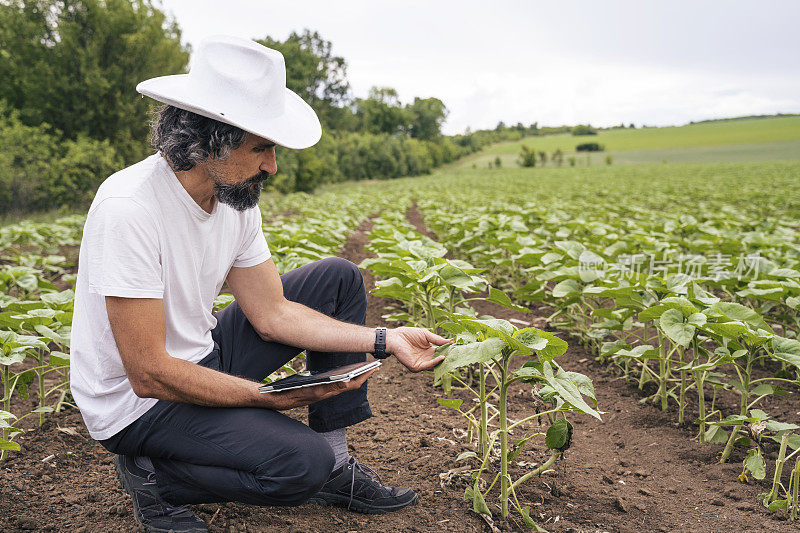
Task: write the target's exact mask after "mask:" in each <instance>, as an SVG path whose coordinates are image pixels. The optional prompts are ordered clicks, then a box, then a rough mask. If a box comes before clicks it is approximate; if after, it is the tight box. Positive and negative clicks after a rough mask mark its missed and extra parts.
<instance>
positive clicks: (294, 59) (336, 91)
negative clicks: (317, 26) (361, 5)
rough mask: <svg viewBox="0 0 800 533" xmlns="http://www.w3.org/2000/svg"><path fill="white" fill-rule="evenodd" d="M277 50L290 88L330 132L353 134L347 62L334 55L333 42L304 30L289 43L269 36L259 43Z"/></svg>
mask: <svg viewBox="0 0 800 533" xmlns="http://www.w3.org/2000/svg"><path fill="white" fill-rule="evenodd" d="M257 42H259V43H261V44H263V45H264V46H267V47H269V48H274V49H275V50H278V51H279V52H281V53H282V54H283V57H284V59H285V60H286V86H287V87H288V88H289V89H291V90H293V91H294V92H296V93H297V94H298V95H300V97H301V98H302V99H303V100H305V101H306V102H307V103H308V104H309V105H310V106H311V107H312V108H313V109H314V111H316V112H317V114H318V115H319V117H320V122H322V124H323V125H324V126H325V127H326V128H328V129H335V130H338V129H344V130H350V131H352V130H353V129H354V128H355V126H356V122H355V120H354V117H353V112H352V111H351V110H350V109H349V107H348V106H349V105H350V104H351V103H352V99H351V97H350V83H349V82H348V81H347V63H346V61H345V60H344V58H343V57H341V56H336V55H333V51H332V45H331V42H330V41H326V40H325V39H323V38H322V36H321V35H320V34H319V33H318V32H316V31H315V32H312V31H311V30H308V29H304V30H303V32H302V33H296V32H292V33H291V34H290V35H289V37H287V38H286V40H285V41H277V40H275V39H272V38H271V37H265V38H263V39H261V40H259V41H257Z"/></svg>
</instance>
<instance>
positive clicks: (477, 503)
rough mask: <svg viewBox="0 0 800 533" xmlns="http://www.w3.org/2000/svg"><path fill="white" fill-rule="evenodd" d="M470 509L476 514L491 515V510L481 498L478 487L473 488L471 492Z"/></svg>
mask: <svg viewBox="0 0 800 533" xmlns="http://www.w3.org/2000/svg"><path fill="white" fill-rule="evenodd" d="M472 510H473V511H475V512H476V513H478V514H485V515H489V516H492V512H491V511H490V510H489V507H488V506H487V505H486V500H484V499H483V494H481V491H480V490H478V489H473V492H472Z"/></svg>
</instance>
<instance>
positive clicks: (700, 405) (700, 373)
mask: <svg viewBox="0 0 800 533" xmlns="http://www.w3.org/2000/svg"><path fill="white" fill-rule="evenodd" d="M692 346H693V350H692V351H693V352H694V365H695V366H697V365H698V364H700V352H699V351H698V350H697V337H695V338H694V339H692ZM692 374H694V383H695V387H697V417H698V418H699V419H700V434H699V440H700V442H705V441H706V395H705V391H704V390H703V382H704V381H705V379H704V378H705V370H694V371H692Z"/></svg>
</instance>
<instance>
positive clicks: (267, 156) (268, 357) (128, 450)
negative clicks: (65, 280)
mask: <svg viewBox="0 0 800 533" xmlns="http://www.w3.org/2000/svg"><path fill="white" fill-rule="evenodd" d="M194 59H195V61H194V63H193V66H192V70H191V72H190V73H189V74H186V75H177V76H164V77H160V78H155V79H151V80H147V81H145V82H142V83H141V84H139V86H138V87H137V90H138V91H139V92H141V93H142V94H145V95H147V96H150V97H152V98H154V99H155V100H158V101H160V102H162V103H164V104H166V105H165V106H164V107H163V108H161V110H160V113H159V115H158V118H157V120H156V121H155V123H154V125H153V130H152V142H153V146H154V147H155V148H156V149H157V150H158V153H156V154H154V155H152V156H150V157H148V158H147V159H145V160H143V161H141V162H139V163H136V164H134V165H132V166H131V167H128V168H126V169H124V170H122V171H120V172H118V173H116V174H114V175H113V176H111V177H109V178H108V179H107V180H105V182H104V183H103V184H102V185H101V186H100V188H99V190H98V192H97V195H96V197H95V199H94V202H93V203H92V206H91V208H90V210H89V214H88V217H87V220H86V226H85V228H84V234H83V240H82V242H81V250H80V261H79V269H78V280H77V287H76V297H75V316H74V321H73V323H74V326H73V343H72V358H71V362H72V374H71V376H72V392H73V395H74V397H75V400H76V402H77V404H78V407H79V408H80V409H81V412H82V414H83V418H84V420H85V422H86V425H87V427H88V429H89V432H90V434H91V435H92V437H94V438H95V439H97V440H99V441H100V442H101V443H102V445H103V446H104V447H105V448H107V449H108V450H110V451H111V452H113V453H115V454H117V455H116V456H115V460H114V464H115V467H116V470H117V476H118V478H119V480H120V482H121V484H122V486H123V487H124V488H125V490H126V491H127V492H128V493H129V494H130V495H131V498H132V499H133V507H134V514H135V517H136V520H137V521H138V522H139V523H141V524H142V525H143V526H144V527H145V529H146V530H147V531H165V532H166V531H170V530H173V531H176V532H177V531H206V526H205V524H204V523H203V521H202V520H200V519H198V518H197V517H195V516H194V515H193V514H192V512H191V511H190V510H189V504H192V503H204V502H222V501H239V502H245V503H250V504H255V505H299V504H302V503H304V502H307V501H309V500H310V501H312V502H316V503H320V504H326V505H343V506H346V507H347V508H349V509H352V510H355V511H361V512H368V513H384V512H389V511H394V510H397V509H401V508H403V507H405V506H407V505H411V504H414V503H416V501H417V496H416V495H415V494H414V492H413V491H412V490H411V489H408V488H398V487H388V486H384V485H382V484H381V482H380V480H379V479H378V478H377V476H376V475H374V472H373V471H372V470H371V469H370V468H368V467H366V466H364V465H362V464H360V463H359V462H358V461H356V459H355V458H353V457H351V456H350V455H349V454H348V448H347V440H346V434H345V428H346V427H348V426H351V425H353V424H356V423H357V422H360V421H362V420H365V419H367V418H369V417H370V416H371V412H370V407H369V404H368V402H367V394H366V393H367V390H366V380H367V378H368V377H369V373H368V374H364V375H362V376H360V377H359V378H357V379H354V380H352V381H350V382H348V383H336V384H328V385H324V386H318V387H310V388H303V389H296V390H292V391H286V392H282V393H273V394H262V393H260V392H259V390H258V387H259V385H260V381H261V380H262V379H263V378H264V377H266V376H267V375H269V374H270V373H272V372H273V371H275V370H276V369H278V368H280V367H281V366H282V365H283V364H284V363H286V362H287V361H288V360H290V359H291V358H292V357H294V356H295V355H296V354H297V353H298V352H299V351H300V350H301V349H305V350H307V352H308V357H307V367H308V369H309V370H311V371H324V370H328V369H332V368H336V367H338V366H342V365H345V364H349V363H355V362H360V361H364V360H365V359H366V352H373V353H375V355H376V356H379V357H380V356H385V355H386V354H388V353H391V354H394V355H395V356H396V357H397V358H398V359H399V360H400V362H401V363H402V364H403V365H405V366H406V367H407V368H408V369H409V370H411V371H412V372H418V371H421V370H427V369H430V368H432V367H433V366H434V365H436V364H437V363H438V362H439V361H440V360H441V358H440V357H435V356H434V350H435V347H436V346H437V345H441V344H444V343H445V342H446V340H445V339H443V338H442V337H439V336H437V335H435V334H433V333H431V332H429V331H427V330H424V329H418V328H397V329H391V330H389V331H388V332H386V331H385V330H383V329H382V328H381V329H379V330H376V329H373V328H368V327H365V326H364V325H363V324H364V321H365V316H366V295H365V291H364V284H363V280H362V278H361V274H360V272H359V271H358V269H357V268H356V267H355V265H353V264H352V263H350V262H348V261H346V260H343V259H338V258H329V259H325V260H322V261H317V262H315V263H312V264H309V265H306V266H304V267H301V268H298V269H296V270H293V271H291V272H288V273H286V274H284V275H283V276H279V275H278V272H277V270H276V268H275V265H274V263H273V261H272V260H271V259H270V251H269V248H268V246H267V242H266V239H265V238H264V235H263V233H262V230H261V213H260V211H259V208H258V206H257V202H258V197H259V193H260V191H261V189H262V184H263V181H264V180H265V179H267V178H268V177H269V176H270V175H271V174H274V173H275V172H276V171H277V166H276V160H275V146H276V145H281V146H284V147H287V148H292V149H300V148H306V147H309V146H311V145H313V144H315V143H316V142H317V141H318V140H319V138H320V136H321V127H320V124H319V121H318V119H317V117H316V115H315V113H314V111H313V110H312V109H311V108H310V107H309V106H308V105H307V104H305V103H304V102H303V101H302V100H301V99H300V98H299V97H298V96H297V95H296V94H295V93H293V92H292V91H290V90H288V89H287V88H286V81H285V78H286V74H285V65H284V60H283V56H282V55H281V54H280V53H278V52H276V51H274V50H271V49H268V48H265V47H263V46H261V45H258V44H256V43H254V42H252V41H248V40H242V39H236V38H228V37H218V38H214V39H210V40H207V41H205V42H204V43H203V44H202V45H201V46H200V48H199V50H198V52H197V56H196V57H195V58H194ZM226 281H227V283H228V286H229V287H230V289H231V291H232V292H233V295H234V296H235V299H236V301H235V302H234V303H232V304H231V305H230V306H228V307H227V308H226V309H224V310H223V311H221V312H219V313H217V314H216V315H215V314H213V313H212V305H213V301H214V298H215V297H216V295H217V294H218V293H219V291H220V288H221V287H222V285H223V283H224V282H226ZM384 335H385V345H384V341H383V339H384ZM305 405H307V406H308V408H309V424H308V426H306V425H304V424H302V423H300V422H298V421H296V420H294V419H292V418H289V417H288V416H286V415H284V414H282V413H280V412H279V411H281V410H285V409H290V408H293V407H299V406H305Z"/></svg>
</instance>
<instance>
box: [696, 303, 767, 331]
mask: <svg viewBox="0 0 800 533" xmlns="http://www.w3.org/2000/svg"><path fill="white" fill-rule="evenodd" d="M709 309H711V310H715V311H719V312H720V313H722V314H724V315H725V316H726V317H728V318H729V319H731V320H734V321H737V320H738V321H741V322H745V323H747V324H750V325H751V326H753V327H755V328H756V329H763V330H765V331H768V332H770V333H772V328H770V327H769V326H768V325H767V323H766V322H764V319H763V318H761V315H759V314H758V313H757V312H756V311H754V310H753V309H750V308H749V307H745V306H744V305H741V304H737V303H734V302H717V303H715V304H714V305H712V306H711V307H710V308H709Z"/></svg>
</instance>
